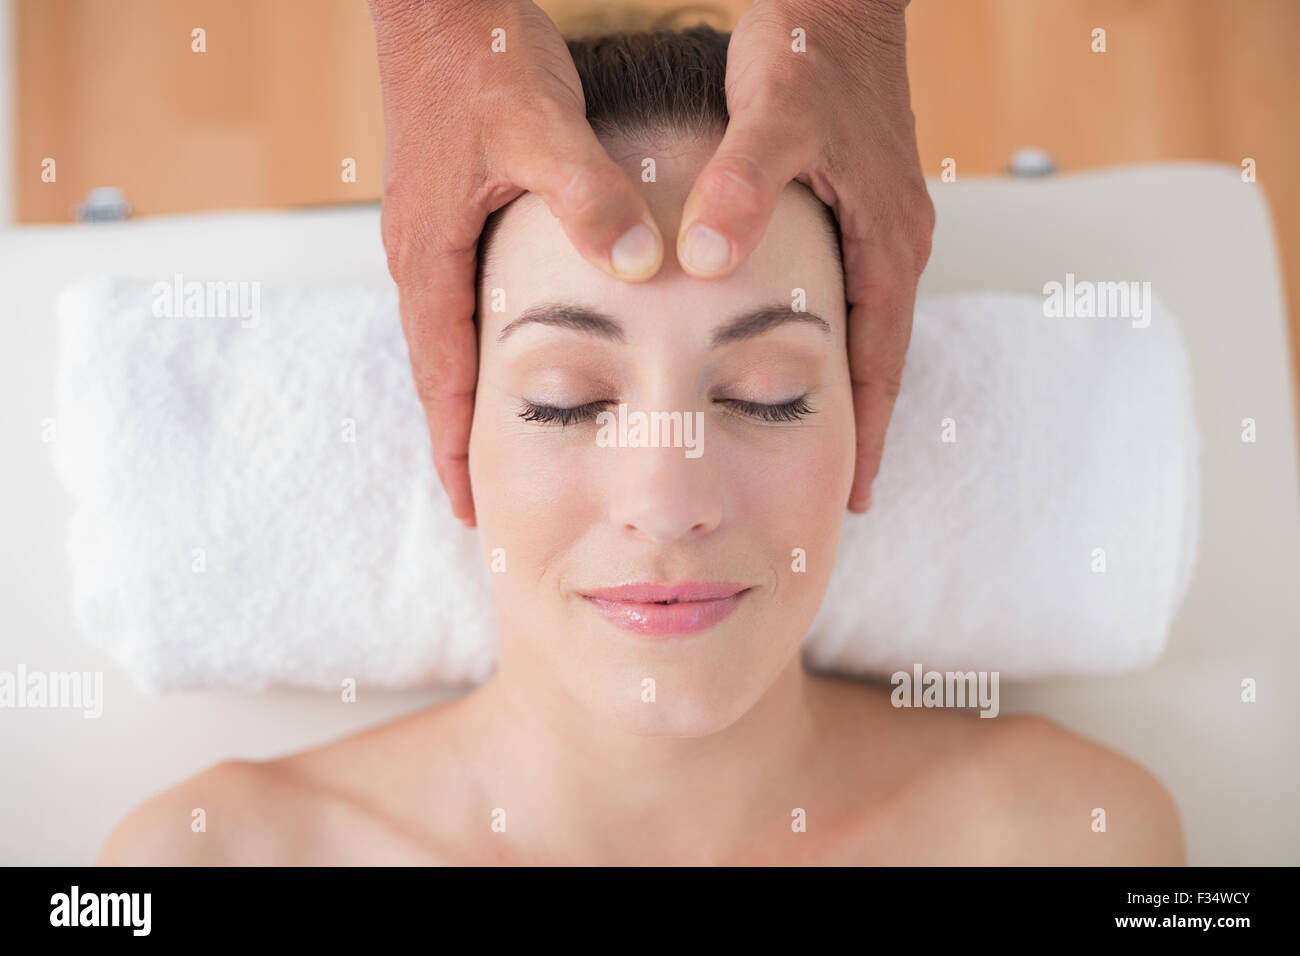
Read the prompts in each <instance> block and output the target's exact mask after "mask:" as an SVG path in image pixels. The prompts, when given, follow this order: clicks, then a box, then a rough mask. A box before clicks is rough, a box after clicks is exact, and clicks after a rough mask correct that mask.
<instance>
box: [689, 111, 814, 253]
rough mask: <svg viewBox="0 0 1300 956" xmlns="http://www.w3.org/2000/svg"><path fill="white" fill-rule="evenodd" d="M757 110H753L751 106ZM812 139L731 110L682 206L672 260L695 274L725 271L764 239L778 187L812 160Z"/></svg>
mask: <svg viewBox="0 0 1300 956" xmlns="http://www.w3.org/2000/svg"><path fill="white" fill-rule="evenodd" d="M755 109H756V108H755ZM815 151H816V137H814V136H802V135H800V131H799V130H798V128H797V124H793V123H792V124H789V125H788V126H787V125H784V124H782V123H781V122H780V121H778V120H775V119H773V118H772V117H771V115H770V114H763V115H762V117H761V118H755V117H754V113H753V111H752V110H751V111H748V112H747V113H746V114H735V115H733V116H732V118H731V122H730V123H728V125H727V132H726V133H725V134H724V135H723V137H722V142H721V143H719V144H718V150H717V152H716V153H714V155H713V159H711V160H709V164H708V165H707V166H705V167H704V169H703V170H701V171H700V175H699V176H698V177H697V178H696V180H695V186H694V187H693V188H692V189H691V193H690V195H689V196H687V197H686V204H685V206H683V207H682V225H681V229H680V230H678V233H677V259H678V261H679V262H680V263H681V265H682V268H683V269H684V270H685V271H686V272H688V273H689V274H691V275H693V276H696V277H698V278H713V277H716V276H723V275H726V274H727V273H728V272H731V271H732V270H733V269H735V268H736V266H738V265H740V263H741V262H742V261H744V259H745V257H747V256H748V255H749V254H750V253H751V252H753V251H754V248H755V247H756V246H757V245H758V244H759V242H760V241H761V240H762V238H763V233H765V232H766V231H767V224H768V222H769V220H771V218H772V212H773V210H775V209H776V204H777V201H778V200H779V199H780V198H781V190H782V189H784V188H785V185H786V183H788V182H790V180H792V179H794V178H795V176H797V175H798V174H799V173H800V172H802V171H803V170H804V169H805V168H806V167H807V166H808V165H809V164H810V163H811V161H812V159H813V156H814V154H815Z"/></svg>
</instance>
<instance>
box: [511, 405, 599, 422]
mask: <svg viewBox="0 0 1300 956" xmlns="http://www.w3.org/2000/svg"><path fill="white" fill-rule="evenodd" d="M610 404H612V403H611V402H608V401H599V402H587V403H586V404H585V405H574V406H573V407H572V408H561V407H560V406H558V405H538V404H535V403H534V402H527V401H526V402H524V406H523V408H522V409H520V411H519V417H520V418H522V419H523V420H524V421H526V422H537V423H538V424H540V425H559V426H560V427H561V428H563V427H564V426H565V425H576V424H578V423H579V422H588V421H595V420H596V414H597V413H598V412H600V411H601V410H602V409H603V408H604V407H605V406H606V405H610Z"/></svg>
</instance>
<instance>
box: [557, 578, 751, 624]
mask: <svg viewBox="0 0 1300 956" xmlns="http://www.w3.org/2000/svg"><path fill="white" fill-rule="evenodd" d="M749 591H750V588H748V587H746V586H745V585H743V584H733V583H731V582H726V581H686V582H683V583H681V584H625V585H623V586H621V587H615V588H599V589H596V590H592V591H586V592H583V594H582V596H583V597H584V598H586V599H587V601H588V602H590V604H591V605H592V607H593V608H594V609H595V610H596V612H597V613H599V614H600V615H601V616H602V617H604V618H605V619H606V620H607V621H609V622H610V623H612V624H616V625H617V626H619V627H621V628H623V629H624V630H628V631H632V632H633V633H635V634H638V635H640V636H642V637H651V638H657V637H669V636H672V635H674V634H695V633H698V632H700V631H705V630H708V629H709V628H711V627H713V626H714V625H716V624H718V623H719V622H720V621H722V620H723V619H724V618H726V617H727V616H729V615H730V614H731V612H732V611H734V610H735V609H736V606H737V605H738V604H739V603H740V601H741V598H742V597H744V595H745V594H747V593H748V592H749Z"/></svg>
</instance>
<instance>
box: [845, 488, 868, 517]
mask: <svg viewBox="0 0 1300 956" xmlns="http://www.w3.org/2000/svg"><path fill="white" fill-rule="evenodd" d="M849 507H850V508H852V509H853V510H854V511H866V510H867V509H869V508H870V507H871V489H870V488H868V489H867V492H866V494H864V495H859V496H858V497H856V498H854V499H853V500H852V501H850V502H849Z"/></svg>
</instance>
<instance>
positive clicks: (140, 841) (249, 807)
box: [95, 760, 285, 866]
mask: <svg viewBox="0 0 1300 956" xmlns="http://www.w3.org/2000/svg"><path fill="white" fill-rule="evenodd" d="M284 789H285V784H284V783H283V781H281V780H279V779H277V775H276V774H275V773H274V771H273V770H271V769H270V768H269V767H268V766H267V765H266V764H262V763H258V762H256V761H246V760H225V761H222V762H220V763H217V764H214V765H213V766H211V767H209V768H207V769H206V770H203V771H202V772H200V773H197V774H195V775H194V776H193V777H190V778H189V779H187V780H184V781H182V782H181V783H178V784H176V785H175V786H173V787H170V788H168V789H167V790H164V791H162V792H161V793H158V794H155V795H154V796H153V797H150V798H149V799H148V800H146V801H145V802H144V803H142V804H140V805H139V806H137V807H136V808H135V809H134V810H132V811H131V812H130V813H128V814H127V815H126V816H125V817H124V818H123V819H122V821H121V822H120V823H118V825H117V826H116V827H115V828H114V829H113V831H112V833H111V834H109V837H108V840H107V841H106V842H105V843H104V846H103V847H102V848H101V850H100V852H99V856H98V858H97V859H96V861H95V862H96V865H99V866H220V865H230V864H244V863H250V862H259V860H258V859H257V858H258V857H259V856H260V857H263V858H264V859H263V860H262V862H265V861H269V859H270V858H272V857H274V855H275V852H274V851H275V841H276V835H277V833H278V832H279V831H278V830H277V827H276V826H275V824H276V822H277V818H281V817H283V815H284V814H283V810H282V809H281V808H280V807H279V803H280V799H279V798H281V797H282V796H283V792H284Z"/></svg>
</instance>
